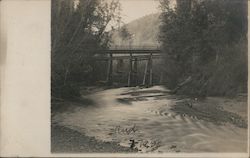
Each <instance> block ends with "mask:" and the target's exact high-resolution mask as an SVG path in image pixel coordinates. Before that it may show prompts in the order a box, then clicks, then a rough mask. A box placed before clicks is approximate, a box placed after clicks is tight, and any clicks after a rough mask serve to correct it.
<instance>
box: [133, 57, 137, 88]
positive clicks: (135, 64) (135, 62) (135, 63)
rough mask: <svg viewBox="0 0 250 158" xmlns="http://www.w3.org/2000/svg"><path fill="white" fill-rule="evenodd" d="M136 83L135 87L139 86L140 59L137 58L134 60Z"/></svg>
mask: <svg viewBox="0 0 250 158" xmlns="http://www.w3.org/2000/svg"><path fill="white" fill-rule="evenodd" d="M133 69H134V82H135V85H137V84H138V74H137V73H138V59H137V58H135V60H134V68H133Z"/></svg>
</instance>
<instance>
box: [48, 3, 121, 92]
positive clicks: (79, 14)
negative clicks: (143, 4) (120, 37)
mask: <svg viewBox="0 0 250 158" xmlns="http://www.w3.org/2000/svg"><path fill="white" fill-rule="evenodd" d="M75 4H76V1H74V0H53V1H52V21H51V35H52V37H51V42H52V43H51V48H52V49H51V65H52V92H55V93H53V95H54V94H55V95H57V96H58V97H63V96H70V95H71V94H68V93H67V92H66V93H67V94H66V95H63V96H62V93H61V92H62V91H64V90H62V89H64V87H71V86H72V85H75V84H78V83H80V82H84V83H88V82H90V81H91V76H92V75H93V72H92V70H93V67H94V62H93V60H92V57H93V56H94V55H95V53H96V52H98V51H100V50H101V49H106V48H107V47H108V46H109V41H110V35H109V33H108V31H107V27H108V25H109V24H111V23H115V22H116V20H117V19H118V18H119V10H118V8H119V5H120V4H119V1H116V0H112V1H107V2H106V1H103V0H79V1H78V3H77V5H75ZM66 89H67V88H66ZM65 91H67V90H65ZM76 93H77V92H76ZM74 95H75V94H73V96H74Z"/></svg>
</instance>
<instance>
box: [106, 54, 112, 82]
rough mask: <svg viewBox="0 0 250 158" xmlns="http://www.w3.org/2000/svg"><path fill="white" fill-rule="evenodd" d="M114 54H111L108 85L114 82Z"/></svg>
mask: <svg viewBox="0 0 250 158" xmlns="http://www.w3.org/2000/svg"><path fill="white" fill-rule="evenodd" d="M112 57H113V55H112V53H110V54H109V66H108V76H107V83H108V85H112V84H113V59H112Z"/></svg>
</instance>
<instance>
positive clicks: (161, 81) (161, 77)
mask: <svg viewBox="0 0 250 158" xmlns="http://www.w3.org/2000/svg"><path fill="white" fill-rule="evenodd" d="M162 83H163V72H162V71H161V75H160V81H159V84H162Z"/></svg>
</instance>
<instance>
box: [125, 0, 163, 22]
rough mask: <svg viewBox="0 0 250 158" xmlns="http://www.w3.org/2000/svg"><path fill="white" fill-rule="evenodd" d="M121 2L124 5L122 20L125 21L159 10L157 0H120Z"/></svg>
mask: <svg viewBox="0 0 250 158" xmlns="http://www.w3.org/2000/svg"><path fill="white" fill-rule="evenodd" d="M120 2H121V5H122V20H123V22H125V23H128V22H130V21H133V20H135V19H138V18H140V17H143V16H145V15H148V14H152V13H157V12H159V9H158V6H159V2H158V1H157V0H120Z"/></svg>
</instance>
